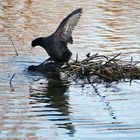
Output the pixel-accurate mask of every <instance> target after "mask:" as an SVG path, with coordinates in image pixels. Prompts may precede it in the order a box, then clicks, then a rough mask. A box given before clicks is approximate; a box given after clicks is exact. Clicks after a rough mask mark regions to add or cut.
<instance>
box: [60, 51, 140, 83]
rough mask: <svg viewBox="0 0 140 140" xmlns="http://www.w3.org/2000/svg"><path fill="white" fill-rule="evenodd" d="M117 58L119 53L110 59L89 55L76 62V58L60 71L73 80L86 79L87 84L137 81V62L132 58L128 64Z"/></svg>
mask: <svg viewBox="0 0 140 140" xmlns="http://www.w3.org/2000/svg"><path fill="white" fill-rule="evenodd" d="M119 56H120V53H119V54H117V55H115V56H114V57H112V58H110V57H107V56H104V55H98V54H94V55H92V56H90V53H89V54H87V55H86V57H87V58H85V59H84V60H82V61H78V56H77V58H76V60H75V61H73V62H70V63H67V64H66V65H63V66H62V67H61V70H62V71H63V72H64V73H66V75H67V77H70V78H71V79H73V80H77V79H85V78H86V79H88V81H89V82H97V81H101V80H103V81H108V82H112V81H119V80H125V79H130V80H132V79H139V78H140V68H139V67H138V66H137V64H138V62H133V58H131V60H130V62H125V61H122V60H120V59H119V58H118V57H119Z"/></svg>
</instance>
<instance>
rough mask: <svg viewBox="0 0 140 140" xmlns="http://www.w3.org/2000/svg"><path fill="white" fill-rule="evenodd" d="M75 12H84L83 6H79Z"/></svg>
mask: <svg viewBox="0 0 140 140" xmlns="http://www.w3.org/2000/svg"><path fill="white" fill-rule="evenodd" d="M74 12H76V13H82V12H83V8H78V9H76V10H75V11H74Z"/></svg>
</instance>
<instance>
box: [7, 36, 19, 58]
mask: <svg viewBox="0 0 140 140" xmlns="http://www.w3.org/2000/svg"><path fill="white" fill-rule="evenodd" d="M9 38H10V40H11V43H12V45H13V48H14V51H15V53H16V56H18V52H17V50H16V48H15V45H14V42H13V39H12V37H11V35H10V34H9Z"/></svg>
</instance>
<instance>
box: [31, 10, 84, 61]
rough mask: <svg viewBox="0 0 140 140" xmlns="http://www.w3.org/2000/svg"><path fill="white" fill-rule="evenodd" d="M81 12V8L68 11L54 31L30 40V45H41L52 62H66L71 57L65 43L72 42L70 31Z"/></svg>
mask: <svg viewBox="0 0 140 140" xmlns="http://www.w3.org/2000/svg"><path fill="white" fill-rule="evenodd" d="M81 13H82V8H79V9H76V10H75V11H73V12H72V13H70V14H69V15H68V16H67V17H66V18H64V19H63V21H62V22H61V23H60V25H59V26H58V28H57V29H56V31H55V32H54V33H53V34H52V35H50V36H47V37H39V38H36V39H35V40H33V41H32V47H35V46H38V45H39V46H41V47H43V48H44V49H45V50H46V52H47V53H48V55H49V56H50V58H49V59H47V60H53V61H54V62H68V61H69V60H70V58H71V55H72V53H71V51H70V50H69V49H68V47H67V44H68V43H70V44H72V43H73V38H72V31H73V30H74V27H75V26H76V25H77V23H78V21H79V19H80V16H81ZM47 60H46V61H47Z"/></svg>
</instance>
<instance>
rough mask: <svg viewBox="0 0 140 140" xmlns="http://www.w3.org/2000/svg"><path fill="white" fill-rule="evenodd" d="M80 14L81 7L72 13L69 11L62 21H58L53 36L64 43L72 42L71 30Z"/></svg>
mask: <svg viewBox="0 0 140 140" xmlns="http://www.w3.org/2000/svg"><path fill="white" fill-rule="evenodd" d="M81 14H82V8H79V9H77V10H75V11H73V12H72V13H70V14H69V15H68V16H67V17H66V18H64V19H63V21H62V22H61V23H60V25H59V26H58V28H57V29H56V31H55V33H54V37H55V38H56V39H58V40H60V41H64V42H66V43H71V44H72V43H73V39H72V31H73V30H74V27H75V26H76V25H77V23H78V21H79V19H80V16H81Z"/></svg>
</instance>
